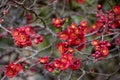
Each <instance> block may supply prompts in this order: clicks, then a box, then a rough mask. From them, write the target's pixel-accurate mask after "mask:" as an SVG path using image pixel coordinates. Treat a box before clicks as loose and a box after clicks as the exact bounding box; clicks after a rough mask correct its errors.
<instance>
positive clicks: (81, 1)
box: [76, 0, 84, 4]
mask: <svg viewBox="0 0 120 80" xmlns="http://www.w3.org/2000/svg"><path fill="white" fill-rule="evenodd" d="M83 1H84V0H76V2H77V3H79V4H82V3H83Z"/></svg>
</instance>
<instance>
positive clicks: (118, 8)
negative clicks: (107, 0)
mask: <svg viewBox="0 0 120 80" xmlns="http://www.w3.org/2000/svg"><path fill="white" fill-rule="evenodd" d="M113 11H114V12H115V14H116V15H120V6H114V7H113Z"/></svg>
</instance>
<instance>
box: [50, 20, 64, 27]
mask: <svg viewBox="0 0 120 80" xmlns="http://www.w3.org/2000/svg"><path fill="white" fill-rule="evenodd" d="M63 22H64V21H63V20H62V19H60V18H53V20H52V25H53V26H55V27H56V28H60V27H61V25H62V24H63Z"/></svg>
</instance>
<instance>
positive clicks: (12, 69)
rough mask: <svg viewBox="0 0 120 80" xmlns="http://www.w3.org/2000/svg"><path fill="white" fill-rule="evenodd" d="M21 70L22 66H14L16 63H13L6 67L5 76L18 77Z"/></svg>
mask: <svg viewBox="0 0 120 80" xmlns="http://www.w3.org/2000/svg"><path fill="white" fill-rule="evenodd" d="M21 70H22V66H21V64H14V63H12V62H11V63H10V64H9V65H7V66H6V73H5V75H6V76H7V77H10V78H12V77H14V76H15V75H17V74H18V73H19V72H20V71H21Z"/></svg>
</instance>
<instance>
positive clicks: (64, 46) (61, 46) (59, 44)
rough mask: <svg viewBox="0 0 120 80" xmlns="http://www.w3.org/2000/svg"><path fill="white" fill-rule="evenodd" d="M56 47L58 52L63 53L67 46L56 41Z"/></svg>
mask: <svg viewBox="0 0 120 80" xmlns="http://www.w3.org/2000/svg"><path fill="white" fill-rule="evenodd" d="M56 47H57V50H58V52H59V53H61V54H63V53H65V52H66V51H67V50H68V47H67V46H66V44H64V43H58V44H57V46H56Z"/></svg>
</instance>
